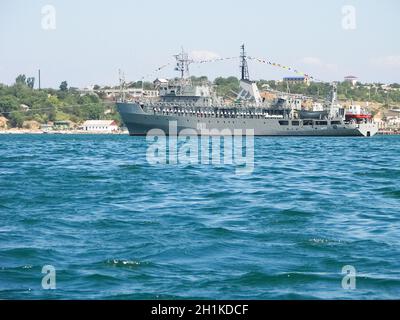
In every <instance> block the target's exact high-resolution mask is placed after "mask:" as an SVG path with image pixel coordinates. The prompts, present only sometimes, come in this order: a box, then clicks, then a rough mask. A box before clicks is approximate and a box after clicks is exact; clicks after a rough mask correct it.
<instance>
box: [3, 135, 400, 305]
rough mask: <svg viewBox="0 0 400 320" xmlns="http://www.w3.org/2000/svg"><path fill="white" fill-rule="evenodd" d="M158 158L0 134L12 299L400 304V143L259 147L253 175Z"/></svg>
mask: <svg viewBox="0 0 400 320" xmlns="http://www.w3.org/2000/svg"><path fill="white" fill-rule="evenodd" d="M147 147H148V144H147V142H146V139H145V138H144V137H129V136H125V135H29V134H26V135H0V299H326V298H327V299H398V298H400V209H399V207H400V137H395V136H376V137H372V138H347V137H341V138H306V137H305V138H278V137H259V138H255V154H254V171H253V173H252V174H248V175H237V174H236V173H235V168H234V167H233V166H231V165H205V164H191V165H183V164H177V165H173V164H167V165H161V164H158V165H151V164H149V163H148V162H147V160H146V150H147ZM45 265H51V266H54V269H55V272H56V273H55V283H56V288H55V289H50V290H46V289H44V288H43V287H42V278H43V277H44V276H45V274H43V273H42V268H43V266H45ZM346 265H350V266H353V267H354V270H355V271H356V273H355V277H353V278H352V279H353V280H355V281H354V282H355V283H354V286H353V287H352V288H348V289H345V288H343V287H342V279H343V277H344V276H345V274H342V268H343V267H344V266H346Z"/></svg>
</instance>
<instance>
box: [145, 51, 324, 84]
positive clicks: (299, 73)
mask: <svg viewBox="0 0 400 320" xmlns="http://www.w3.org/2000/svg"><path fill="white" fill-rule="evenodd" d="M232 59H239V57H226V58H215V59H210V60H192V61H191V63H195V64H204V63H212V62H218V61H226V60H232ZM248 59H249V60H255V61H257V62H260V63H263V64H266V65H270V66H273V67H278V68H281V69H284V70H288V71H291V72H294V73H296V74H298V75H301V76H303V77H306V78H308V79H310V80H314V81H322V80H319V79H316V78H315V77H313V76H311V75H309V74H307V73H304V72H302V71H300V70H298V69H296V68H293V67H289V66H285V65H283V64H280V63H276V62H271V61H268V60H265V59H262V58H255V57H248ZM171 64H172V63H171V62H170V63H167V64H164V65H162V66H160V67H158V68H157V69H155V70H154V71H153V72H151V73H148V74H147V75H145V76H144V77H142V79H143V80H144V79H145V78H149V77H150V76H152V75H154V74H156V73H157V72H159V71H161V70H162V69H164V68H166V67H168V66H170V65H171Z"/></svg>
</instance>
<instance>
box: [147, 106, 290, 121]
mask: <svg viewBox="0 0 400 320" xmlns="http://www.w3.org/2000/svg"><path fill="white" fill-rule="evenodd" d="M148 111H151V112H153V113H154V114H162V115H176V116H193V117H194V116H195V117H200V118H234V119H283V118H285V116H284V115H270V114H268V113H266V112H253V111H230V110H227V109H225V110H221V111H219V110H217V111H215V110H214V109H209V110H199V109H196V108H195V107H192V108H179V107H177V106H176V105H174V104H171V105H166V104H163V105H153V106H149V110H148Z"/></svg>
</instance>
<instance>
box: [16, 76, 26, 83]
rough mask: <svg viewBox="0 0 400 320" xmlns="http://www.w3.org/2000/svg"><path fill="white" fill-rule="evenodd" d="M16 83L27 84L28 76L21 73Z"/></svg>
mask: <svg viewBox="0 0 400 320" xmlns="http://www.w3.org/2000/svg"><path fill="white" fill-rule="evenodd" d="M15 83H16V84H26V76H25V75H24V74H20V75H19V76H18V77H17V78H16V79H15Z"/></svg>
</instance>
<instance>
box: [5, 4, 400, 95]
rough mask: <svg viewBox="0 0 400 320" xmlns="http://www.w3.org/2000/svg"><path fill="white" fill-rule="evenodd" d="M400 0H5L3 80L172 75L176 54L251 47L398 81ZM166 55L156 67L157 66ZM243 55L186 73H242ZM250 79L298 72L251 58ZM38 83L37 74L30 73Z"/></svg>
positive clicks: (109, 81) (292, 61) (78, 83)
mask: <svg viewBox="0 0 400 320" xmlns="http://www.w3.org/2000/svg"><path fill="white" fill-rule="evenodd" d="M399 13H400V2H399V1H398V0H381V1H378V0H330V1H322V0H302V1H295V0H291V1H290V0H280V1H276V0H274V1H269V0H246V1H244V0H242V1H237V0H218V1H217V0H197V1H192V0H162V1H160V0H152V1H151V0H145V1H136V0H131V1H128V0H126V1H125V0H112V1H109V0H107V1H102V0H96V1H94V0H85V1H78V0H69V1H66V0H63V1H61V0H45V1H40V0H31V1H25V0H1V1H0V83H5V84H12V83H13V82H14V81H15V78H16V76H17V75H18V74H26V75H27V76H35V77H37V70H38V69H40V70H41V82H42V87H53V88H57V87H58V86H59V84H60V83H61V81H64V80H66V81H67V82H68V84H69V85H70V86H74V87H80V88H82V87H85V86H88V85H93V84H99V85H115V84H117V83H118V70H119V69H121V70H123V71H124V73H125V77H126V80H127V81H137V80H141V79H142V78H144V79H145V80H147V81H152V80H154V79H155V78H157V77H160V78H168V77H173V76H175V75H177V74H176V72H175V71H174V65H173V64H174V58H173V55H174V54H176V53H179V52H180V50H181V48H184V49H185V51H187V52H188V53H189V54H190V56H191V57H192V58H194V59H210V58H215V57H220V58H224V57H235V56H238V55H239V50H240V45H241V44H242V43H245V45H246V51H247V53H248V55H249V56H252V57H259V58H263V59H266V60H268V61H271V62H276V63H280V64H282V65H285V66H289V67H292V68H296V69H298V70H301V71H302V72H304V73H307V74H309V75H311V76H313V77H315V78H316V79H320V80H323V81H332V80H342V79H343V77H344V76H347V75H354V76H357V77H358V78H359V80H360V81H361V82H382V83H393V82H400V41H399V31H400V19H399ZM168 63H171V65H168V66H167V67H165V68H163V69H162V70H160V71H159V72H156V69H158V68H159V67H160V66H163V65H165V64H168ZM238 63H239V62H238V61H237V60H228V61H220V62H213V63H207V64H192V65H191V69H190V73H191V75H195V76H201V75H206V76H208V77H209V78H210V79H213V78H215V77H217V76H231V75H233V76H237V77H239V64H238ZM249 69H250V77H251V78H252V79H254V80H257V79H268V80H278V79H281V78H282V77H284V76H296V74H294V73H292V72H290V71H288V70H283V69H281V68H278V67H273V66H270V65H265V64H261V63H258V62H256V61H249ZM36 83H37V81H36Z"/></svg>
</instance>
